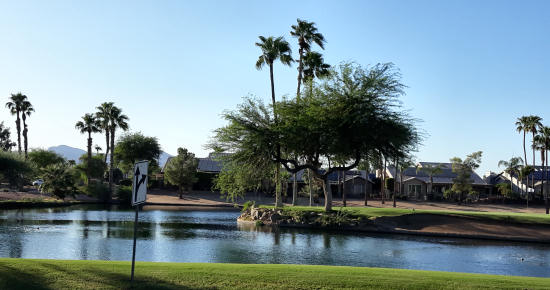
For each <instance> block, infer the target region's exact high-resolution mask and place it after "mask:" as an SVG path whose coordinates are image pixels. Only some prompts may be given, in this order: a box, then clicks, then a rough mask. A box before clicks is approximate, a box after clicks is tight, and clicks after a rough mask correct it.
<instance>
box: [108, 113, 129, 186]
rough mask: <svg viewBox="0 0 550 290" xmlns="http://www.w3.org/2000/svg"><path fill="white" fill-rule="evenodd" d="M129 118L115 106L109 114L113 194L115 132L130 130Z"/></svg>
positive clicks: (110, 176)
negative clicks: (117, 130)
mask: <svg viewBox="0 0 550 290" xmlns="http://www.w3.org/2000/svg"><path fill="white" fill-rule="evenodd" d="M128 120H129V119H128V116H126V115H124V114H122V109H120V108H118V107H116V106H113V107H112V108H111V112H110V114H109V130H110V131H111V132H110V135H111V146H110V149H111V158H110V162H109V190H110V192H111V193H112V192H113V169H114V164H115V162H114V160H115V159H114V152H115V132H116V129H117V128H120V129H122V130H123V131H126V130H128Z"/></svg>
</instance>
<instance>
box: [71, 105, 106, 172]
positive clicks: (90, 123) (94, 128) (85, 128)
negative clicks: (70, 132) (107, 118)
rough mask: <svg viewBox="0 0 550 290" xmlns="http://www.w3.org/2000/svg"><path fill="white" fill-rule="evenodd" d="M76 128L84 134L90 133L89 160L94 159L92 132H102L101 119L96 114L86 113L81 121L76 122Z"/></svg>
mask: <svg viewBox="0 0 550 290" xmlns="http://www.w3.org/2000/svg"><path fill="white" fill-rule="evenodd" d="M75 128H76V129H77V130H79V131H80V133H82V134H86V133H88V162H90V160H91V159H92V133H98V132H101V127H100V124H99V120H97V118H96V116H95V115H94V114H85V115H84V116H82V120H81V121H78V122H76V125H75ZM96 147H97V146H96Z"/></svg>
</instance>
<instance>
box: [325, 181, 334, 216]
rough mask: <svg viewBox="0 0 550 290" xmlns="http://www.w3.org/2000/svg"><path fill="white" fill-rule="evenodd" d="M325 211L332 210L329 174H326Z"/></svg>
mask: <svg viewBox="0 0 550 290" xmlns="http://www.w3.org/2000/svg"><path fill="white" fill-rule="evenodd" d="M324 181H325V211H331V210H332V189H331V188H330V183H329V179H328V176H325V180H324Z"/></svg>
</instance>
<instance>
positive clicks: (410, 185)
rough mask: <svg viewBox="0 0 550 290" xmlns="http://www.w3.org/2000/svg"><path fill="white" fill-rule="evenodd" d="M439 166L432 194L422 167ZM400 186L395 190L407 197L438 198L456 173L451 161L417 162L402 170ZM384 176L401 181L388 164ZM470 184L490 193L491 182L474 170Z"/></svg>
mask: <svg viewBox="0 0 550 290" xmlns="http://www.w3.org/2000/svg"><path fill="white" fill-rule="evenodd" d="M436 166H438V167H440V168H441V172H440V173H438V174H434V175H433V176H432V179H433V188H432V190H431V192H433V196H431V193H430V192H428V191H429V186H430V175H429V173H428V172H427V170H422V168H428V167H436ZM380 173H381V172H377V176H378V177H381V174H380ZM402 176H403V179H402V186H401V188H397V189H396V191H397V192H401V194H400V195H401V196H405V197H407V198H409V199H426V198H434V197H435V198H440V197H442V196H443V193H444V192H445V190H447V189H449V188H451V186H452V185H453V179H454V178H455V177H456V173H454V172H453V171H452V164H451V163H441V162H419V163H418V164H417V165H416V166H415V167H409V168H407V169H405V170H403V173H402ZM386 178H393V179H395V181H396V182H400V181H401V174H399V172H396V169H395V167H392V166H389V167H387V169H386ZM471 180H472V186H473V189H474V190H475V191H477V192H478V193H479V194H480V195H485V194H490V193H491V188H492V186H491V184H488V183H487V182H485V181H484V180H483V179H482V178H481V177H480V176H479V175H478V174H477V173H476V172H475V171H474V172H473V173H472V175H471Z"/></svg>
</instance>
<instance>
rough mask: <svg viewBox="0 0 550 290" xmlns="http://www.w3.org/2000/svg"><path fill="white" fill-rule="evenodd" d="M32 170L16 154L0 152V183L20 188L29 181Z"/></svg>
mask: <svg viewBox="0 0 550 290" xmlns="http://www.w3.org/2000/svg"><path fill="white" fill-rule="evenodd" d="M31 173H32V168H31V167H30V166H29V163H27V162H25V160H24V159H23V158H22V157H21V156H20V155H17V154H16V153H11V152H3V151H0V181H1V182H7V183H9V184H10V185H11V186H16V187H18V188H22V187H23V185H25V183H26V182H28V181H29V175H30V174H31Z"/></svg>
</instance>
